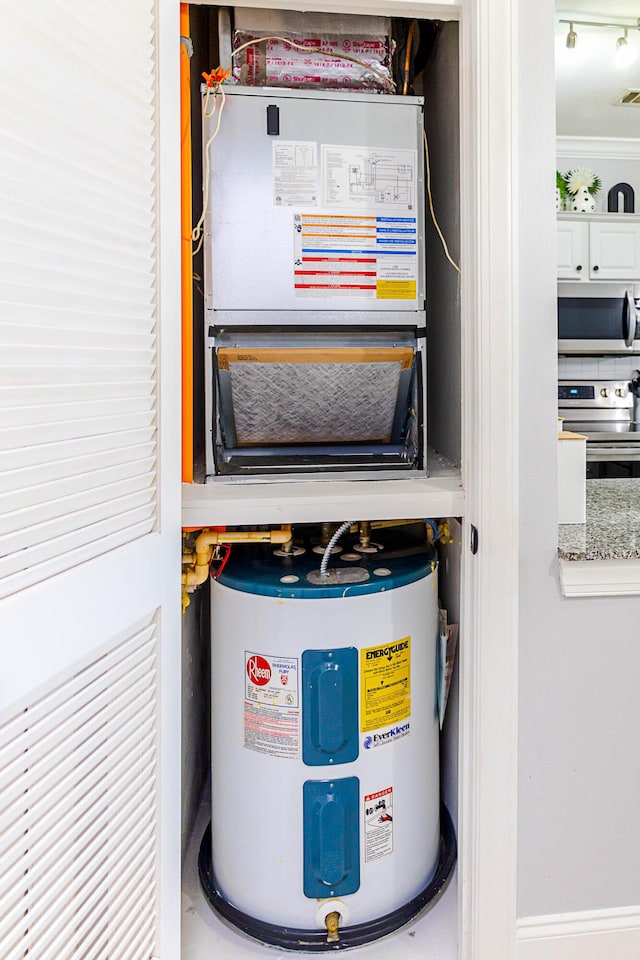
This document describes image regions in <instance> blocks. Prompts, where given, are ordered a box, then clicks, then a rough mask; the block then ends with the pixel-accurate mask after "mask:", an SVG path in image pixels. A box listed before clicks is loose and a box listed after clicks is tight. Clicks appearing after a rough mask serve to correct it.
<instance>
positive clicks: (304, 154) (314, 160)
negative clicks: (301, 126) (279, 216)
mask: <svg viewBox="0 0 640 960" xmlns="http://www.w3.org/2000/svg"><path fill="white" fill-rule="evenodd" d="M272 164H273V167H272V169H273V203H274V205H275V206H276V207H292V206H293V205H294V204H303V203H304V204H308V205H309V206H312V205H316V206H317V203H318V145H317V143H315V142H314V141H313V140H274V142H273V144H272Z"/></svg>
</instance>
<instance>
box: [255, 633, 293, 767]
mask: <svg viewBox="0 0 640 960" xmlns="http://www.w3.org/2000/svg"><path fill="white" fill-rule="evenodd" d="M244 745H245V747H247V748H248V749H249V750H256V751H257V752H258V753H267V754H269V755H270V756H273V757H298V756H299V755H300V701H299V691H298V658H297V657H274V656H267V655H264V654H258V653H251V652H250V651H248V650H246V651H245V676H244Z"/></svg>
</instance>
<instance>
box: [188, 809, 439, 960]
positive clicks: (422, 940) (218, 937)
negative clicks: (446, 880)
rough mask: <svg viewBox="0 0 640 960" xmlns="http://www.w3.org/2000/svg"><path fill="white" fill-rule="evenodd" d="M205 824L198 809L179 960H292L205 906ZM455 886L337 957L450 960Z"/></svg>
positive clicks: (205, 811)
mask: <svg viewBox="0 0 640 960" xmlns="http://www.w3.org/2000/svg"><path fill="white" fill-rule="evenodd" d="M208 820H209V811H208V809H207V808H206V806H204V805H203V807H202V809H201V810H200V814H199V817H198V821H197V823H196V828H195V830H194V836H193V838H192V841H191V844H190V847H189V850H188V852H187V857H186V861H185V871H184V878H183V883H182V956H181V960H292V954H291V953H290V952H283V951H281V950H276V949H274V948H270V947H264V946H261V945H260V944H258V943H255V942H254V941H253V940H249V939H247V938H246V937H243V936H241V935H240V934H239V933H238V932H237V931H235V930H234V929H233V928H232V927H230V926H228V925H227V924H226V923H225V922H223V921H222V920H220V918H219V917H218V916H217V915H216V914H214V912H213V911H212V910H211V908H210V907H209V905H208V903H207V902H206V901H205V899H204V897H203V896H202V893H201V891H200V883H199V880H198V871H197V857H198V847H199V845H200V838H201V836H202V834H203V833H204V830H205V827H206V825H207V822H208ZM456 881H457V877H456V875H454V877H453V879H452V881H451V883H450V884H449V887H448V889H447V890H446V892H445V893H444V895H443V897H442V899H441V900H440V901H439V902H438V903H437V904H436V905H435V907H434V908H433V909H432V910H430V911H428V912H427V913H426V914H425V915H423V916H422V917H421V918H420V919H419V920H418V921H417V922H416V923H414V924H412V925H411V926H409V927H407V928H406V929H404V930H401V931H399V932H398V933H394V934H393V935H392V936H390V937H387V938H386V939H385V940H380V941H378V942H377V943H374V944H370V945H369V946H366V947H358V948H354V949H350V950H348V951H347V953H346V954H342V955H343V956H348V958H349V960H456V958H457V956H458V949H457V935H458V931H457V882H456ZM334 956H335V954H334Z"/></svg>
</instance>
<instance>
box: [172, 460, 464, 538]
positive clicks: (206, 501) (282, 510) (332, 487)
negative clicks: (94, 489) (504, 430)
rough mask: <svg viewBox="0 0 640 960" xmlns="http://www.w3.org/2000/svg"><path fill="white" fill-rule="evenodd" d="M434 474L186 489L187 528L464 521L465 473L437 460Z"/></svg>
mask: <svg viewBox="0 0 640 960" xmlns="http://www.w3.org/2000/svg"><path fill="white" fill-rule="evenodd" d="M429 474H430V475H429V476H428V477H426V478H414V479H407V480H311V479H309V480H300V481H295V482H292V483H285V482H282V481H281V482H277V481H275V482H273V483H247V482H242V483H239V482H233V481H232V482H214V483H193V484H191V483H185V484H183V486H182V524H183V526H185V527H208V526H218V525H229V526H235V525H244V524H262V523H317V522H321V521H328V522H334V521H340V520H390V519H404V518H407V519H409V518H413V517H460V516H463V515H464V491H463V489H462V482H461V477H460V471H459V470H458V469H456V468H455V467H454V466H453V465H452V464H450V463H448V462H447V461H446V460H444V459H443V458H442V457H438V456H437V455H436V454H434V455H433V457H431V458H430V462H429Z"/></svg>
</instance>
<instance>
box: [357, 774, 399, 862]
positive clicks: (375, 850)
mask: <svg viewBox="0 0 640 960" xmlns="http://www.w3.org/2000/svg"><path fill="white" fill-rule="evenodd" d="M389 853H393V787H386V788H385V789H384V790H378V791H377V792H376V793H370V794H368V795H365V798H364V859H365V862H366V863H370V862H371V861H372V860H380V858H381V857H386V856H387V854H389Z"/></svg>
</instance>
